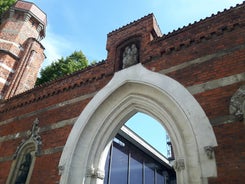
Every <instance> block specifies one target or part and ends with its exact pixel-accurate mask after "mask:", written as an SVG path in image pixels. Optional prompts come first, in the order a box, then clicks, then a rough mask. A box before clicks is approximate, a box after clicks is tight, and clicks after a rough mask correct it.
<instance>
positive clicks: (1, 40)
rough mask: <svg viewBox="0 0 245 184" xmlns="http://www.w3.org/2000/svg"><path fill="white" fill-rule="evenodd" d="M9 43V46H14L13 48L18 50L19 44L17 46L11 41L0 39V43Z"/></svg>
mask: <svg viewBox="0 0 245 184" xmlns="http://www.w3.org/2000/svg"><path fill="white" fill-rule="evenodd" d="M1 42H2V43H9V44H12V45H14V46H15V47H17V48H18V49H20V44H18V43H15V42H11V41H8V40H4V39H1V38H0V43H1Z"/></svg>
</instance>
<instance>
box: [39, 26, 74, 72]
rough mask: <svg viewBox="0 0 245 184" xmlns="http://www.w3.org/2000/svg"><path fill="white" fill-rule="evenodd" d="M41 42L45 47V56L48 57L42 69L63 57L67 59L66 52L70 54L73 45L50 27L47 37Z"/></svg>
mask: <svg viewBox="0 0 245 184" xmlns="http://www.w3.org/2000/svg"><path fill="white" fill-rule="evenodd" d="M41 42H42V44H43V45H44V47H45V55H46V57H47V58H46V59H45V61H44V62H43V64H42V67H45V66H47V65H49V64H51V63H52V62H53V61H56V60H57V59H60V58H61V57H62V56H63V57H65V56H66V53H67V52H66V51H68V52H69V50H70V48H71V47H70V46H71V43H70V42H69V41H68V40H66V39H65V38H64V37H62V36H60V35H58V34H55V33H54V32H53V31H52V30H51V29H50V27H49V26H48V27H47V30H46V37H45V38H44V39H43V40H42V41H41Z"/></svg>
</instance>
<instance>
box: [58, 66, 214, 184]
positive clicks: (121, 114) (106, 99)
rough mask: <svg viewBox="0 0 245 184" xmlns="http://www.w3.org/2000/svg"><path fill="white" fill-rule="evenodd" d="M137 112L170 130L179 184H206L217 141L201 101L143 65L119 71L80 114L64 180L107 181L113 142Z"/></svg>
mask: <svg viewBox="0 0 245 184" xmlns="http://www.w3.org/2000/svg"><path fill="white" fill-rule="evenodd" d="M137 112H143V113H145V114H148V115H150V116H151V117H154V118H155V119H156V120H158V121H159V122H160V123H162V125H163V126H164V127H165V128H166V130H167V132H168V133H169V136H170V137H171V140H172V145H173V150H174V153H175V161H174V167H175V170H176V177H177V183H178V184H182V183H188V184H194V183H195V184H198V183H200V184H204V183H207V178H208V177H214V176H216V163H215V157H214V153H213V152H212V148H213V147H215V146H217V142H216V138H215V135H214V133H213V130H212V126H211V125H210V122H209V120H208V118H207V117H206V115H205V113H204V112H203V110H202V108H201V107H200V105H199V104H198V102H197V101H196V100H195V99H194V97H193V96H192V95H191V94H190V93H189V92H188V91H187V90H186V89H185V88H184V87H183V86H182V85H180V84H179V83H178V82H176V81H175V80H173V79H171V78H169V77H167V76H164V75H161V74H158V73H154V72H151V71H149V70H147V69H145V68H144V67H143V66H142V65H141V64H138V65H135V66H132V67H129V68H127V69H124V70H122V71H120V72H118V73H116V74H115V75H114V77H113V78H112V80H111V81H110V82H109V83H108V84H107V85H106V86H105V87H104V88H103V89H102V90H101V91H100V92H98V93H97V94H96V96H95V97H94V98H93V99H92V100H91V101H90V103H89V104H88V105H87V107H86V108H85V109H84V110H83V112H82V113H81V115H80V116H79V118H78V120H77V122H76V123H75V125H74V126H73V129H72V131H71V133H70V135H69V137H68V140H67V143H66V145H65V147H64V150H63V153H62V156H61V160H60V163H59V169H60V172H61V180H60V183H61V184H67V183H73V184H78V183H79V184H80V183H87V184H90V183H91V184H92V183H96V184H99V183H101V184H102V183H103V178H104V173H105V172H104V167H105V161H106V156H107V154H108V150H109V146H108V145H109V143H110V141H111V140H112V139H113V137H115V135H116V134H117V132H118V131H119V129H120V128H121V127H122V125H123V124H125V122H127V120H128V119H129V118H130V117H132V116H133V115H134V114H135V113H137ZM206 148H211V154H212V157H210V151H209V153H208V154H207V149H206Z"/></svg>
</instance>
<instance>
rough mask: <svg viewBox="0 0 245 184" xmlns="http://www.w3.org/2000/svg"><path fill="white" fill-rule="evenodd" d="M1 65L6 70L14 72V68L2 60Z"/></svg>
mask: <svg viewBox="0 0 245 184" xmlns="http://www.w3.org/2000/svg"><path fill="white" fill-rule="evenodd" d="M0 66H1V67H2V68H4V69H5V70H8V71H9V72H11V73H14V70H13V69H12V68H10V67H9V66H7V65H6V64H4V63H1V62H0Z"/></svg>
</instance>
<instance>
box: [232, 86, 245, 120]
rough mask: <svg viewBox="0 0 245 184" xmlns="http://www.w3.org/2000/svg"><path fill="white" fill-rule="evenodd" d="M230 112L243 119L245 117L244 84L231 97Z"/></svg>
mask: <svg viewBox="0 0 245 184" xmlns="http://www.w3.org/2000/svg"><path fill="white" fill-rule="evenodd" d="M229 110H230V114H232V115H234V116H235V117H236V119H238V120H243V119H244V117H245V85H242V86H241V87H240V88H239V89H238V90H237V91H236V92H235V93H234V95H233V96H232V97H231V101H230V107H229Z"/></svg>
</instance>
